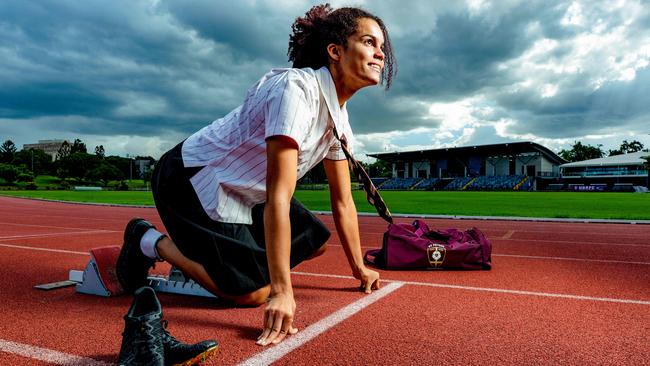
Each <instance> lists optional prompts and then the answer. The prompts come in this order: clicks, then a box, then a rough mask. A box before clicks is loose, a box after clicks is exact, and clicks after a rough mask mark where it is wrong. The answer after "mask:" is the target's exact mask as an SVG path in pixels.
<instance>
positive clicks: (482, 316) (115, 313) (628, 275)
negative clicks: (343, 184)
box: [0, 197, 650, 365]
mask: <svg viewBox="0 0 650 366" xmlns="http://www.w3.org/2000/svg"><path fill="white" fill-rule="evenodd" d="M135 216H141V217H146V218H148V219H150V220H151V221H152V222H153V223H154V224H156V225H157V226H158V227H159V228H162V224H161V222H160V219H159V218H158V215H157V213H156V211H155V209H153V208H130V207H109V206H89V205H79V204H66V203H54V202H44V201H36V200H28V199H17V198H8V197H0V278H1V280H2V284H1V285H0V299H1V301H0V314H2V317H3V321H2V322H0V365H48V364H59V365H110V364H114V363H115V362H116V361H117V354H118V352H119V347H120V343H121V332H122V329H123V326H124V322H123V319H122V317H123V316H124V314H125V313H126V311H127V309H128V307H129V305H130V303H131V297H129V296H118V297H110V298H103V297H97V296H91V295H84V294H78V293H76V292H75V290H74V288H63V289H58V290H51V291H41V290H37V289H34V288H33V286H34V285H37V284H42V283H49V282H55V281H60V280H65V279H67V278H68V272H69V271H70V270H71V269H77V270H82V269H83V268H85V266H86V264H87V262H88V260H89V255H88V250H89V249H91V248H93V247H99V246H105V245H121V238H122V231H123V229H124V226H125V224H126V223H127V221H128V220H129V219H130V218H132V217H135ZM319 217H320V218H321V219H322V220H323V221H324V222H325V223H326V225H327V226H328V227H329V228H330V229H331V230H332V232H333V235H332V238H331V239H330V241H329V243H328V245H329V249H328V251H327V252H326V253H325V254H324V255H323V256H321V257H319V258H316V259H314V260H312V261H308V262H305V263H303V264H301V265H299V266H297V267H296V268H295V269H294V270H293V275H292V281H293V284H294V292H295V299H296V303H297V313H296V320H295V322H296V325H297V327H298V328H299V329H300V331H299V332H298V333H297V334H296V335H294V336H292V337H289V338H288V339H287V340H286V341H285V342H282V343H281V344H280V345H278V346H275V347H267V348H262V347H259V346H256V345H255V339H256V337H257V336H258V335H259V333H260V325H261V322H262V315H263V308H230V307H228V306H226V305H225V304H224V303H223V302H220V301H215V300H213V299H207V298H199V297H191V296H179V295H171V294H160V295H159V298H160V301H161V303H162V305H163V313H164V317H165V319H167V320H168V321H169V328H168V329H169V330H170V331H171V333H172V334H173V335H174V336H175V337H176V338H179V339H180V340H183V341H185V342H197V341H200V340H203V339H208V338H213V339H217V340H218V341H219V343H220V349H219V351H218V353H217V354H216V356H214V357H213V358H212V359H210V360H209V361H208V362H206V364H208V365H234V364H251V365H252V364H258V365H263V364H269V363H274V364H278V365H315V364H323V365H380V364H381V365H429V364H441V365H522V364H535V365H558V364H562V365H650V225H638V224H637V225H631V224H605V223H603V224H600V223H599V224H593V223H592V224H585V223H566V222H560V223H558V222H533V221H530V222H529V221H506V220H504V221H498V220H497V221H486V220H452V219H435V220H426V221H427V223H428V224H429V226H430V227H432V228H447V227H456V228H459V229H467V228H470V227H472V226H476V227H479V228H480V229H481V230H482V231H483V232H484V233H485V234H486V235H487V237H488V238H489V239H490V240H491V241H492V244H493V256H492V262H493V269H492V270H491V271H380V273H381V276H382V289H380V290H379V291H375V292H374V293H373V294H372V295H365V294H362V293H360V292H359V291H358V289H357V286H358V282H357V281H356V280H354V279H353V278H352V277H351V273H350V269H349V267H348V265H347V261H346V260H345V254H344V252H343V248H342V247H341V245H340V242H339V241H338V237H337V235H336V233H335V228H334V225H333V221H332V218H331V216H328V215H320V216H319ZM399 221H402V222H407V221H408V219H400V220H399ZM360 226H361V232H362V245H363V249H364V250H367V249H371V248H376V247H379V246H380V245H381V239H382V235H383V232H384V231H385V230H386V225H385V223H383V221H381V219H379V218H375V217H365V216H364V217H361V218H360ZM168 269H169V266H167V265H165V264H164V263H163V264H159V265H158V266H157V268H156V269H155V270H154V271H155V272H157V273H166V271H168Z"/></svg>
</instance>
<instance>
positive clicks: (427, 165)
mask: <svg viewBox="0 0 650 366" xmlns="http://www.w3.org/2000/svg"><path fill="white" fill-rule="evenodd" d="M368 156H370V157H373V158H376V159H379V160H384V161H387V162H389V163H391V164H392V178H391V179H389V180H387V181H385V182H383V183H382V184H381V186H380V187H379V188H380V189H384V190H385V189H396V190H410V189H413V190H440V189H444V190H534V189H536V187H537V186H538V185H541V186H546V185H548V184H550V183H556V180H558V179H559V178H560V169H559V166H560V165H561V164H563V163H566V161H565V160H564V159H562V158H561V157H559V156H558V155H557V154H555V153H554V152H552V151H551V150H549V149H548V148H546V147H544V146H542V145H539V144H537V143H534V142H515V143H507V144H493V145H477V146H465V147H456V148H445V149H433V150H419V151H405V152H391V153H376V154H368Z"/></svg>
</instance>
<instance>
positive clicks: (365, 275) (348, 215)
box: [323, 159, 379, 293]
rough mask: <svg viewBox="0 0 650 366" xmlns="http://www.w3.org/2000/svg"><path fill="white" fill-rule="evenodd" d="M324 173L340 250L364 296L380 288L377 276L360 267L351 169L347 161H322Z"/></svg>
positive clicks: (361, 257) (364, 267) (359, 243)
mask: <svg viewBox="0 0 650 366" xmlns="http://www.w3.org/2000/svg"><path fill="white" fill-rule="evenodd" d="M323 162H324V165H325V174H327V180H328V181H329V186H330V202H331V205H332V214H333V217H334V224H335V225H336V230H337V232H338V235H339V238H340V239H341V244H342V245H343V250H344V251H345V255H346V257H347V259H348V263H349V264H350V268H351V269H352V274H353V275H354V277H355V278H357V279H358V280H361V287H362V290H364V291H365V292H366V293H370V292H371V291H372V290H374V289H378V288H379V273H377V272H375V271H372V270H370V269H368V268H366V266H365V265H364V264H363V254H362V253H361V239H360V236H359V222H358V219H357V208H356V206H355V205H354V200H353V199H352V186H351V183H350V170H349V168H348V162H347V160H328V159H325V160H324V161H323Z"/></svg>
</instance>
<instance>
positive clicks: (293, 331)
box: [289, 327, 298, 335]
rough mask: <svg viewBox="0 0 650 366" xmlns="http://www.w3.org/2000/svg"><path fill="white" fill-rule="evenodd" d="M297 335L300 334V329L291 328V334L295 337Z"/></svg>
mask: <svg viewBox="0 0 650 366" xmlns="http://www.w3.org/2000/svg"><path fill="white" fill-rule="evenodd" d="M296 333H298V328H294V327H291V329H289V334H291V335H293V334H296Z"/></svg>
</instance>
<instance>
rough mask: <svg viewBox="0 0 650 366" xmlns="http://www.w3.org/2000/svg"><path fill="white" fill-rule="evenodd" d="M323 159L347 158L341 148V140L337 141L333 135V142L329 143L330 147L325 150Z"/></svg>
mask: <svg viewBox="0 0 650 366" xmlns="http://www.w3.org/2000/svg"><path fill="white" fill-rule="evenodd" d="M325 159H329V160H345V159H347V158H346V157H345V153H344V152H343V149H342V148H341V141H339V140H338V139H337V138H336V137H334V142H333V143H332V145H330V148H329V150H328V151H327V155H325Z"/></svg>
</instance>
